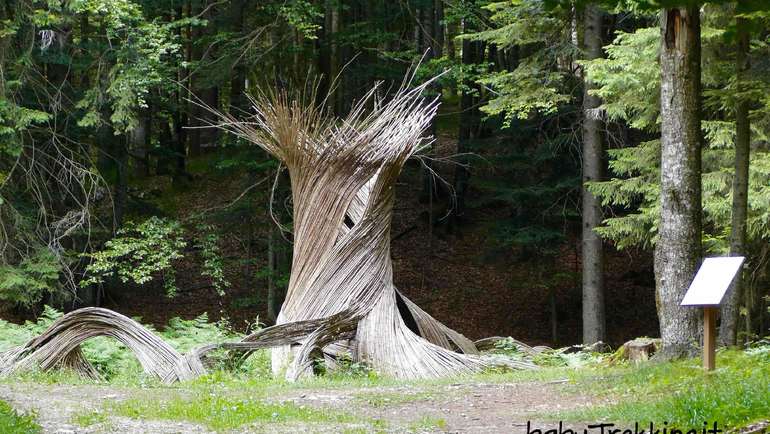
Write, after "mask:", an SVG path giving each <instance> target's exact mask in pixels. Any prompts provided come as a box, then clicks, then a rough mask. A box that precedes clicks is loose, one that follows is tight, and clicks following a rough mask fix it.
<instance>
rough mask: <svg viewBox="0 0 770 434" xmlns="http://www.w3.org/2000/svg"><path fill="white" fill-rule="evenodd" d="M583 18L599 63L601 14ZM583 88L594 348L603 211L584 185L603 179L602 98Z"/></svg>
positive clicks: (600, 330) (591, 55) (586, 298)
mask: <svg viewBox="0 0 770 434" xmlns="http://www.w3.org/2000/svg"><path fill="white" fill-rule="evenodd" d="M584 14H585V30H584V36H583V38H584V44H585V54H586V58H587V59H597V58H599V57H601V56H602V12H601V10H599V8H598V7H597V6H596V5H595V4H593V3H590V4H588V5H586V7H585V11H584ZM584 77H585V75H584ZM583 87H584V91H583V198H582V200H583V202H582V207H583V238H582V259H583V343H584V344H592V343H594V342H597V341H603V340H605V320H604V255H603V251H602V239H601V237H600V236H599V234H597V233H596V232H595V231H594V229H595V228H596V227H598V226H599V225H601V223H602V207H601V203H600V202H599V199H597V198H596V196H594V195H593V194H591V192H590V191H588V189H587V188H586V185H585V184H586V183H587V182H592V181H598V180H600V179H601V178H602V137H601V126H602V125H601V120H600V119H599V116H598V115H597V114H596V109H597V108H598V107H599V105H600V103H601V102H600V100H599V97H597V96H593V95H590V94H589V90H591V89H592V88H593V87H594V86H593V85H592V83H590V82H589V81H588V80H587V79H585V78H584V86H583Z"/></svg>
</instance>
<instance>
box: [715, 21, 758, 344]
mask: <svg viewBox="0 0 770 434" xmlns="http://www.w3.org/2000/svg"><path fill="white" fill-rule="evenodd" d="M735 25H736V31H737V35H736V37H737V46H736V52H735V54H736V56H735V67H736V76H737V81H738V97H737V98H736V101H735V174H734V176H733V208H732V228H731V232H730V255H732V256H741V255H743V254H745V253H746V217H747V215H748V191H749V153H750V146H751V124H750V123H749V104H748V101H747V100H746V98H745V97H744V96H743V95H741V92H742V91H743V90H744V89H743V86H742V83H743V82H744V80H746V78H747V77H746V74H747V72H748V69H749V55H748V54H749V33H748V31H747V30H746V20H745V19H744V18H736V22H735ZM741 280H742V279H741V273H739V274H738V276H737V277H736V278H735V281H734V282H733V285H732V287H731V288H730V290H729V291H728V293H727V297H726V298H725V300H724V302H723V304H722V322H721V324H720V327H719V342H720V344H721V345H727V346H732V345H735V343H736V339H737V334H738V327H737V324H738V311H739V309H738V306H739V303H740V299H741V298H740V297H741V284H742V281H741Z"/></svg>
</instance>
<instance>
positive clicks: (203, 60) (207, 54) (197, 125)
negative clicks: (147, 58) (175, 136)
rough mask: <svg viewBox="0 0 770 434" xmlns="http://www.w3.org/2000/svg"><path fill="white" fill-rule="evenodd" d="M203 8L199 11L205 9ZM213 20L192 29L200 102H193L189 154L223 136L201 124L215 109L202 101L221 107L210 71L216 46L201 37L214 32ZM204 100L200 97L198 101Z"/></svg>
mask: <svg viewBox="0 0 770 434" xmlns="http://www.w3.org/2000/svg"><path fill="white" fill-rule="evenodd" d="M208 3H209V2H208V1H204V2H203V3H202V4H201V7H202V8H204V9H205V10H206V12H205V13H204V14H203V17H202V18H204V19H208V20H211V19H212V16H213V12H212V11H213V10H214V9H215V8H214V6H210V5H209V4H208ZM202 12H203V10H201V11H198V13H202ZM213 25H214V24H213V22H211V21H210V22H209V24H208V26H207V27H205V28H201V27H193V29H192V35H191V37H192V41H191V43H192V59H193V61H197V62H198V63H197V65H196V67H195V70H194V71H193V73H192V75H191V77H190V81H191V87H190V89H191V92H192V96H191V99H192V100H193V101H194V102H198V104H195V103H193V104H192V105H191V107H190V118H189V122H190V126H191V127H193V128H192V129H191V130H190V133H189V135H190V142H189V155H190V156H196V155H200V153H201V150H202V148H204V147H212V146H214V145H216V144H217V140H218V138H219V130H218V129H216V128H201V127H206V126H208V125H209V124H210V123H211V121H212V120H213V118H212V115H211V112H210V111H209V110H206V109H204V108H202V107H200V106H199V104H205V105H207V106H209V107H213V108H215V109H217V108H218V107H219V88H218V87H217V86H216V85H215V84H213V83H212V81H213V79H212V77H209V76H208V74H207V69H208V68H207V66H208V65H207V63H209V62H211V60H212V57H213V56H212V54H211V50H213V47H212V46H206V45H204V44H203V43H202V42H201V41H200V40H201V39H203V38H205V37H206V36H207V35H209V34H211V33H212V32H213V31H214V29H213V28H212V27H211V26H213ZM198 100H200V101H198Z"/></svg>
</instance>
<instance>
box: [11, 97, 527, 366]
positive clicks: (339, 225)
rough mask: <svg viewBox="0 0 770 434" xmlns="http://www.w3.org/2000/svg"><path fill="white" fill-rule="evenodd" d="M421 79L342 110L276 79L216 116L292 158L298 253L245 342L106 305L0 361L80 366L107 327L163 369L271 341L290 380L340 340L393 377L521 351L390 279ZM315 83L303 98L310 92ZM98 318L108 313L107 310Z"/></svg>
mask: <svg viewBox="0 0 770 434" xmlns="http://www.w3.org/2000/svg"><path fill="white" fill-rule="evenodd" d="M429 84H430V83H425V84H423V85H422V86H419V87H417V88H414V89H407V88H406V86H402V88H401V89H400V90H399V91H398V92H397V93H396V94H395V96H393V97H392V98H390V99H389V100H388V101H387V102H384V101H382V100H381V99H379V98H378V97H377V92H378V88H377V87H375V88H374V89H372V90H371V91H370V92H369V93H368V94H367V95H366V96H365V97H364V98H363V99H362V100H361V101H360V102H358V103H357V104H356V105H355V107H353V109H352V110H351V112H350V114H349V115H348V116H347V117H345V118H344V119H341V120H339V119H336V118H334V117H333V116H331V115H330V114H329V112H328V111H326V110H325V109H323V108H322V104H315V103H312V104H303V98H302V97H298V98H294V97H292V96H291V95H290V94H289V93H288V92H285V91H278V92H276V93H272V94H261V95H259V96H258V97H257V98H252V99H251V101H252V104H253V107H254V110H255V112H256V114H255V115H254V116H253V117H252V118H250V119H247V120H246V121H242V120H238V119H235V118H234V117H232V116H231V115H229V114H223V113H218V112H216V111H215V110H213V109H211V108H209V107H206V108H207V109H209V110H211V111H213V112H215V113H217V115H218V116H219V117H220V118H221V119H222V122H221V123H220V124H218V125H216V126H217V127H219V128H222V129H224V130H226V131H229V132H231V133H233V134H235V135H237V136H239V137H241V138H244V139H246V140H248V141H250V142H252V143H254V144H256V145H258V146H260V147H261V148H263V149H264V150H266V151H267V152H269V153H270V154H272V155H273V156H274V157H276V158H277V159H279V160H280V161H281V162H282V163H283V164H284V165H285V166H286V167H287V169H288V171H289V175H290V178H291V189H292V198H293V207H294V209H293V212H294V256H293V261H292V269H291V276H290V281H289V288H288V291H287V295H286V300H285V302H284V304H283V306H282V308H281V311H280V314H279V316H278V319H277V325H275V326H273V327H269V328H267V329H264V330H262V331H260V332H258V333H256V334H254V335H251V336H248V337H246V338H245V339H243V341H241V342H236V343H230V344H219V345H207V346H204V347H201V348H198V349H196V350H193V351H191V352H190V353H189V354H187V355H185V356H182V355H180V354H178V353H177V352H176V351H174V350H173V349H172V348H170V347H169V346H168V345H167V344H165V343H164V342H162V341H161V340H160V339H159V338H157V337H156V336H155V335H152V334H151V333H149V332H147V331H146V330H144V329H143V328H142V327H141V326H140V325H139V324H138V323H136V322H133V321H132V320H130V319H128V318H126V317H124V316H122V315H119V314H116V313H109V314H108V312H110V311H107V310H105V309H94V308H88V309H81V310H79V311H75V312H72V313H70V314H68V315H65V317H63V318H61V319H60V320H59V321H57V322H56V323H55V324H54V326H52V327H51V329H49V330H48V331H47V332H45V333H44V334H43V335H41V336H40V337H39V338H36V339H34V340H33V341H31V342H30V343H28V344H27V345H25V346H23V347H21V348H20V349H17V350H14V351H12V352H11V353H9V354H7V355H5V356H0V373H2V372H8V371H12V370H15V369H19V368H23V367H27V366H29V365H31V364H33V363H38V364H39V365H40V366H41V367H43V368H44V369H47V368H50V367H53V366H60V365H69V366H80V367H81V370H83V369H86V370H87V369H88V368H82V365H83V364H84V363H85V362H84V360H83V359H82V357H80V356H79V355H78V354H77V353H76V352H77V351H78V345H79V344H80V343H81V342H82V341H83V340H85V339H87V338H89V337H92V336H97V335H109V336H113V337H115V338H116V339H118V340H120V341H121V342H123V343H124V344H125V345H126V346H128V347H129V348H130V349H131V350H132V351H134V353H135V354H136V355H137V357H138V358H139V361H140V362H141V364H142V366H143V367H144V369H145V370H146V371H147V372H150V373H152V374H154V375H156V376H158V377H159V378H162V379H164V380H165V381H175V380H184V379H187V378H191V377H194V376H196V375H199V374H200V373H202V372H205V367H204V365H205V364H204V362H205V355H206V354H207V353H208V352H209V351H211V350H213V349H216V348H225V349H228V350H231V351H235V352H241V353H243V352H247V353H248V352H250V351H253V350H255V349H258V348H265V347H275V348H274V349H273V370H274V372H275V373H276V374H279V373H284V374H285V375H286V378H287V379H290V380H294V379H297V378H298V377H300V376H303V375H307V374H309V373H311V372H312V367H311V365H312V361H313V360H314V358H315V356H317V355H320V354H323V355H325V356H326V357H334V356H336V355H338V354H339V353H340V352H345V353H348V354H350V356H351V358H352V359H353V360H355V361H360V362H364V363H367V364H369V365H370V366H372V367H373V368H374V369H375V370H377V371H379V372H381V373H383V374H386V375H389V376H393V377H399V378H409V379H414V378H433V377H442V376H448V375H457V374H462V373H470V372H477V371H479V370H481V369H483V368H485V367H489V366H494V365H501V364H502V365H508V366H511V367H517V368H531V367H533V366H534V365H532V364H531V363H527V362H521V361H513V360H509V359H501V358H492V357H485V356H480V355H479V354H478V350H477V348H476V346H475V345H474V343H473V342H471V341H470V340H468V339H467V338H465V337H464V336H463V335H461V334H460V333H457V332H455V331H453V330H451V329H449V328H448V327H446V326H445V325H444V324H442V323H440V322H439V321H437V320H435V319H434V318H433V317H431V316H430V315H429V314H427V313H426V312H425V311H423V310H422V309H420V308H419V307H418V306H417V305H415V304H414V303H412V302H411V301H410V300H408V299H407V298H406V297H404V296H403V295H402V294H401V293H400V292H398V290H397V289H396V288H395V287H394V285H393V267H392V263H391V258H390V223H391V216H392V211H393V202H394V192H395V188H394V186H395V183H396V179H397V177H398V175H399V174H400V172H401V169H402V168H403V166H404V163H405V162H406V160H407V159H408V158H409V157H411V156H412V155H414V154H415V153H416V152H417V151H418V150H419V149H420V146H421V145H422V144H424V142H425V138H424V137H423V134H424V132H425V130H426V128H427V127H428V125H429V123H430V121H431V119H432V118H433V116H434V115H435V113H436V109H437V100H435V99H434V100H432V101H426V100H424V99H423V98H422V97H421V94H422V92H423V91H424V89H425V87H426V86H428V85H429ZM314 96H315V95H310V98H308V100H311V101H314ZM105 318H111V319H110V320H109V321H108V320H106V319H105Z"/></svg>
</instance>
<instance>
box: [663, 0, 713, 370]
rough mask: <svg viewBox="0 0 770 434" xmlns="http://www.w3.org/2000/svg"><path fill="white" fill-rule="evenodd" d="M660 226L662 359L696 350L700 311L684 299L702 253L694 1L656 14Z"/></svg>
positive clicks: (696, 11) (697, 44)
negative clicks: (685, 304)
mask: <svg viewBox="0 0 770 434" xmlns="http://www.w3.org/2000/svg"><path fill="white" fill-rule="evenodd" d="M661 40H662V41H661V42H662V43H661V50H660V51H661V52H660V67H661V83H660V86H661V87H660V101H661V119H662V124H661V167H660V173H661V182H660V189H661V191H660V225H659V231H658V241H657V244H656V246H655V286H656V297H657V298H656V302H657V308H658V318H659V320H660V334H661V337H662V339H663V348H662V351H661V353H660V355H661V357H663V358H675V357H683V356H691V355H694V354H695V353H696V352H697V343H698V329H699V323H700V321H699V319H700V317H699V316H698V313H699V311H698V310H697V309H690V308H683V307H681V306H680V305H679V303H680V302H681V301H682V297H683V296H684V293H685V291H686V290H687V288H688V286H689V284H690V282H691V280H692V278H693V277H694V276H695V272H696V270H697V267H698V264H699V262H700V259H701V146H702V145H701V144H702V136H701V128H700V122H701V113H700V107H701V84H700V80H701V79H700V74H701V71H700V59H701V55H700V16H699V8H698V7H697V6H688V7H681V8H671V9H665V10H663V14H662V17H661Z"/></svg>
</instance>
